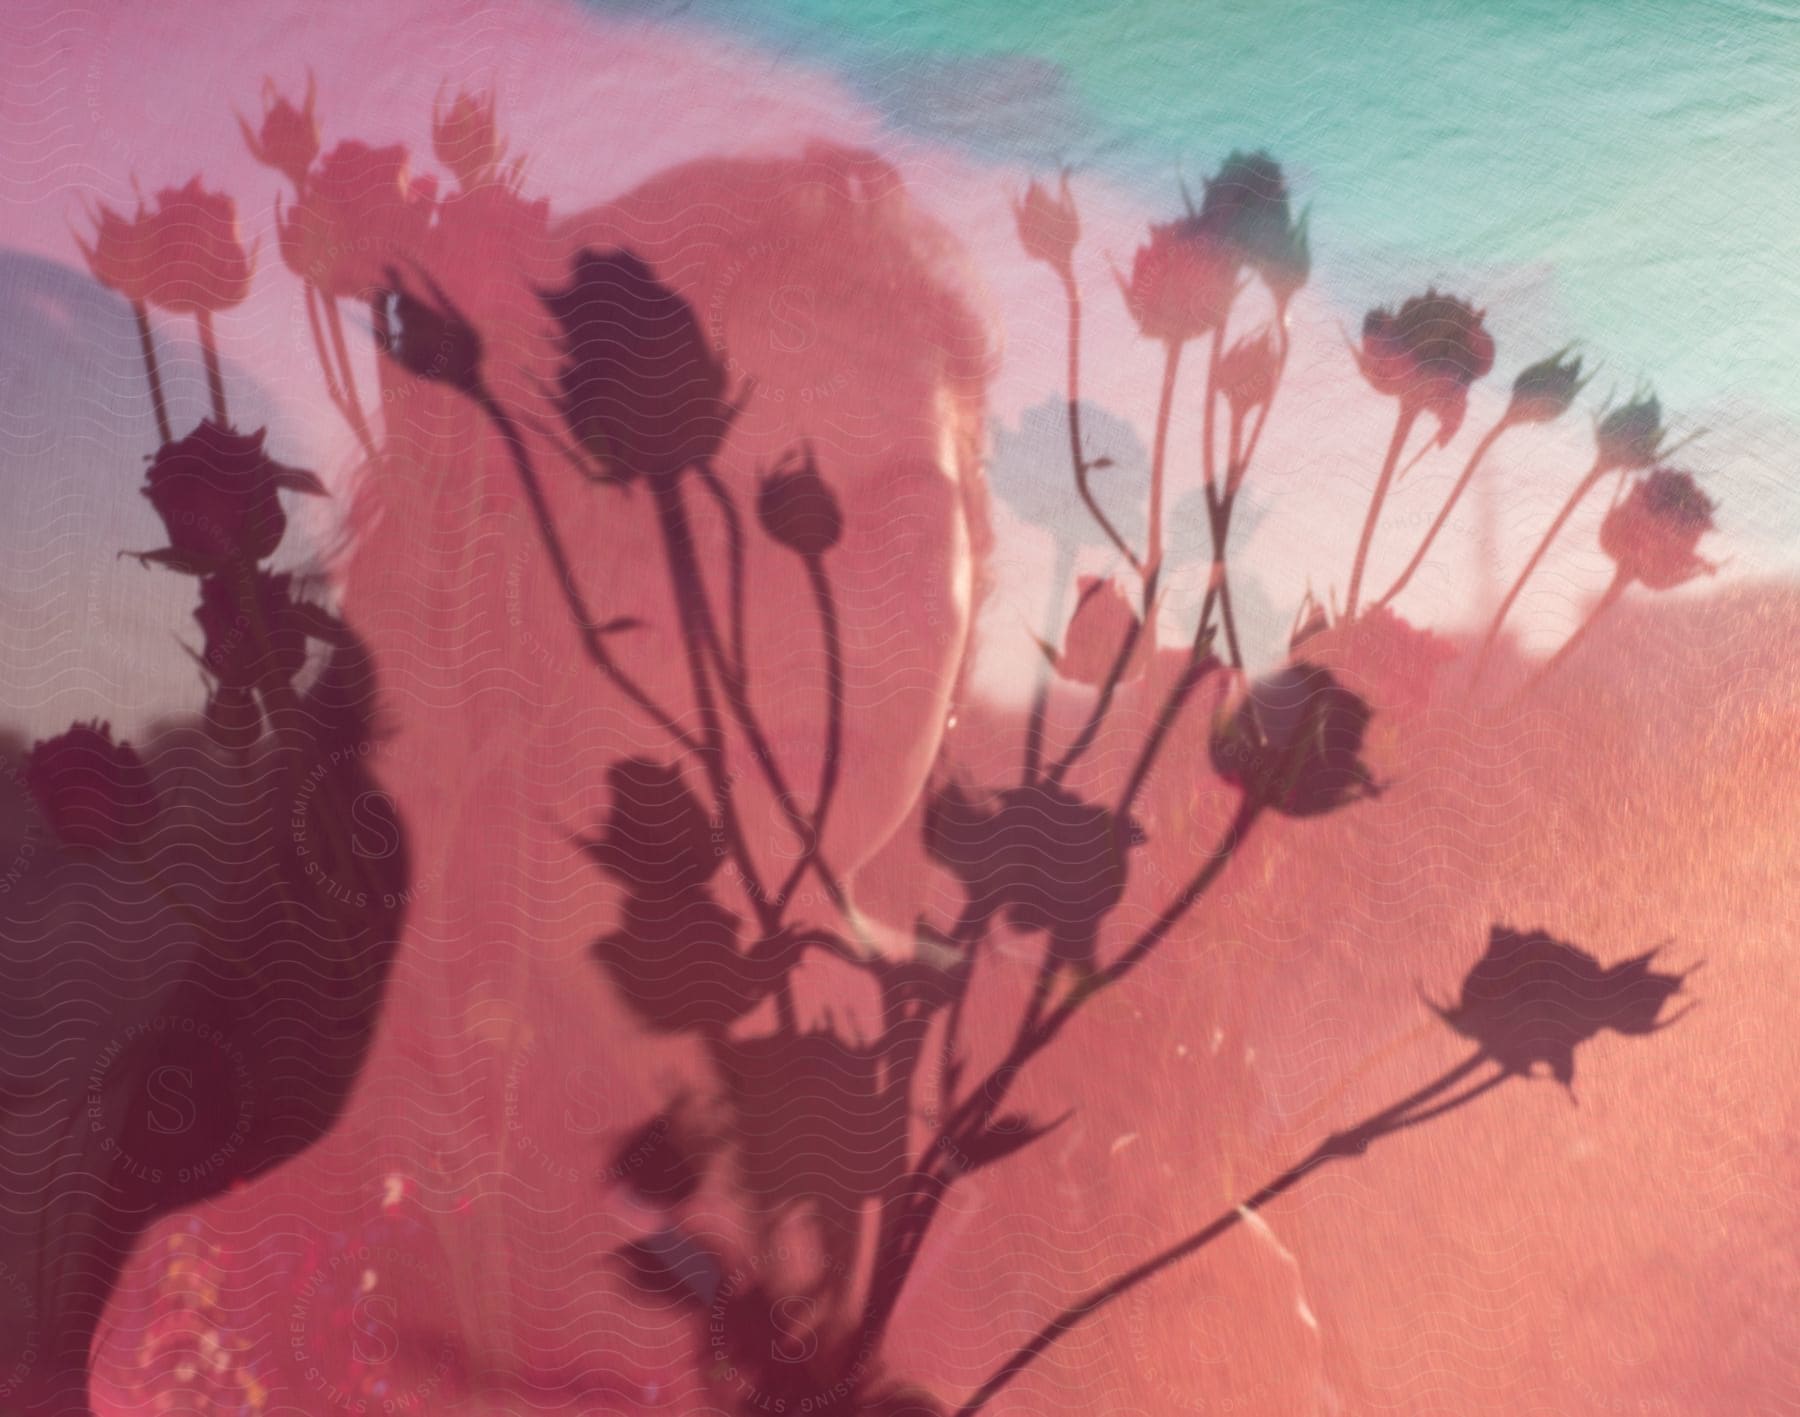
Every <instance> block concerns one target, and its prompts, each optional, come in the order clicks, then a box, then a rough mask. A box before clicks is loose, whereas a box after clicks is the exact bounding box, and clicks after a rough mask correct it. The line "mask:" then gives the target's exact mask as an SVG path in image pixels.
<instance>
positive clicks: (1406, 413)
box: [1344, 403, 1418, 620]
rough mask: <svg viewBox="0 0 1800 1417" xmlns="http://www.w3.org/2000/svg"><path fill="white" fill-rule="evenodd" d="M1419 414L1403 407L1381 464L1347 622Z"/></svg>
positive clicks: (1365, 523) (1358, 551)
mask: <svg viewBox="0 0 1800 1417" xmlns="http://www.w3.org/2000/svg"><path fill="white" fill-rule="evenodd" d="M1417 417H1418V411H1417V410H1416V409H1414V408H1412V407H1411V406H1409V405H1407V404H1405V403H1402V404H1401V405H1400V412H1399V413H1398V414H1396V415H1395V416H1394V436H1393V437H1391V438H1390V439H1388V450H1387V457H1386V458H1385V459H1383V461H1382V464H1381V476H1380V477H1378V478H1377V479H1376V480H1375V495H1374V496H1373V497H1372V498H1370V499H1369V515H1368V516H1367V517H1365V518H1364V519H1363V529H1362V540H1361V541H1359V542H1358V543H1357V544H1356V560H1355V561H1354V562H1353V563H1352V564H1351V567H1350V590H1349V592H1348V593H1347V594H1346V595H1345V597H1344V618H1345V619H1346V620H1354V619H1355V618H1356V597H1357V594H1358V592H1359V591H1361V589H1362V578H1363V567H1364V566H1365V565H1366V564H1367V563H1368V559H1369V546H1370V544H1371V543H1372V542H1373V541H1374V540H1375V523H1376V522H1378V521H1380V520H1381V504H1382V503H1383V502H1385V501H1386V500H1387V494H1388V484H1389V483H1391V482H1392V481H1393V480H1394V468H1395V466H1396V464H1398V463H1399V461H1400V451H1401V449H1402V448H1404V447H1405V446H1406V435H1407V434H1408V433H1410V432H1412V425H1413V419H1415V418H1417Z"/></svg>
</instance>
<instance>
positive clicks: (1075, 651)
mask: <svg viewBox="0 0 1800 1417" xmlns="http://www.w3.org/2000/svg"><path fill="white" fill-rule="evenodd" d="M1076 588H1077V592H1078V594H1077V599H1076V601H1075V613H1074V614H1072V615H1071V616H1070V617H1069V628H1068V629H1067V630H1065V631H1064V632H1063V647H1062V650H1061V651H1060V652H1059V653H1058V654H1057V656H1056V672H1057V673H1058V674H1060V675H1062V677H1063V678H1065V679H1069V680H1072V681H1073V682H1075V683H1077V684H1091V685H1095V686H1098V685H1100V684H1104V683H1105V682H1106V677H1107V675H1108V674H1110V673H1111V672H1112V667H1113V663H1114V661H1115V660H1117V659H1118V657H1119V652H1120V651H1121V650H1122V649H1123V648H1124V647H1125V641H1126V639H1127V638H1128V637H1130V636H1131V635H1132V634H1134V633H1136V631H1137V629H1138V615H1137V611H1136V610H1134V609H1133V608H1132V605H1131V599H1130V597H1129V596H1127V595H1126V593H1125V590H1124V588H1123V587H1122V586H1120V585H1119V583H1118V582H1117V581H1115V580H1113V579H1111V578H1110V577H1107V578H1100V577H1096V576H1083V577H1081V579H1080V580H1079V581H1078V582H1077V583H1076ZM1132 658H1133V660H1135V659H1136V658H1137V656H1135V655H1134V656H1133V657H1132ZM1142 670H1143V666H1142V664H1140V663H1127V665H1126V668H1125V670H1124V671H1123V672H1122V673H1121V674H1120V676H1119V677H1120V680H1121V682H1123V681H1125V680H1128V679H1132V678H1135V677H1136V676H1137V675H1138V674H1139V673H1141V672H1142Z"/></svg>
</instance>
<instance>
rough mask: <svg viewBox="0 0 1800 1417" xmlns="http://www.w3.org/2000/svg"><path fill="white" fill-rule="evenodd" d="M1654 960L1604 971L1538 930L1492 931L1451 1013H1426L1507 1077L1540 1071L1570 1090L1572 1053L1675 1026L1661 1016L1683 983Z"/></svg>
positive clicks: (1496, 928)
mask: <svg viewBox="0 0 1800 1417" xmlns="http://www.w3.org/2000/svg"><path fill="white" fill-rule="evenodd" d="M1654 956H1655V951H1651V952H1650V953H1648V954H1641V955H1637V956H1634V957H1633V958H1631V959H1628V960H1626V961H1624V962H1623V963H1622V964H1616V965H1613V966H1612V967H1611V968H1606V967H1603V966H1602V965H1601V964H1600V962H1599V961H1598V960H1597V959H1595V958H1594V957H1593V956H1592V955H1590V954H1588V953H1587V952H1586V951H1584V950H1580V949H1577V948H1576V947H1575V946H1573V945H1569V944H1565V943H1564V942H1562V941H1561V940H1557V939H1554V938H1552V937H1551V936H1550V935H1548V934H1547V933H1545V932H1544V931H1542V930H1533V931H1531V932H1530V933H1529V934H1525V933H1521V932H1520V931H1517V930H1512V929H1509V928H1507V927H1505V926H1502V925H1496V926H1494V928H1493V929H1492V931H1491V932H1490V933H1489V935H1488V947H1487V953H1485V954H1484V955H1482V957H1481V958H1480V959H1479V960H1477V961H1476V962H1475V964H1474V965H1473V966H1472V967H1471V968H1470V970H1469V972H1468V974H1467V975H1466V976H1465V977H1464V979H1463V983H1462V994H1461V997H1460V998H1459V999H1458V1000H1457V1002H1456V1004H1455V1006H1454V1007H1450V1008H1446V1007H1443V1006H1441V1005H1438V1004H1432V1008H1433V1009H1434V1010H1436V1012H1437V1014H1438V1016H1439V1017H1441V1018H1442V1019H1443V1020H1444V1022H1445V1023H1447V1024H1449V1025H1450V1026H1451V1027H1452V1028H1453V1029H1455V1030H1456V1031H1457V1032H1458V1033H1460V1034H1462V1035H1463V1036H1464V1037H1465V1038H1470V1039H1473V1040H1474V1041H1475V1042H1476V1043H1478V1044H1479V1045H1480V1046H1481V1049H1482V1051H1483V1052H1485V1053H1486V1054H1487V1055H1488V1057H1490V1058H1491V1059H1493V1060H1494V1061H1495V1062H1496V1063H1498V1064H1499V1065H1500V1066H1501V1067H1502V1068H1504V1069H1505V1070H1506V1071H1507V1072H1509V1073H1515V1074H1517V1075H1518V1076H1520V1077H1529V1076H1531V1075H1532V1072H1533V1070H1534V1069H1535V1068H1536V1067H1537V1065H1538V1064H1540V1063H1541V1064H1543V1065H1545V1066H1546V1067H1548V1068H1549V1070H1550V1075H1551V1076H1552V1077H1554V1078H1555V1079H1556V1080H1557V1081H1558V1082H1560V1083H1561V1084H1562V1085H1563V1086H1564V1087H1572V1085H1573V1083H1574V1080H1575V1049H1576V1048H1577V1047H1578V1046H1579V1045H1580V1044H1582V1043H1585V1042H1587V1041H1588V1040H1589V1039H1590V1038H1593V1037H1594V1036H1595V1035H1596V1034H1598V1033H1599V1032H1600V1030H1601V1029H1603V1028H1610V1029H1613V1030H1614V1031H1615V1032H1619V1033H1628V1034H1644V1033H1653V1032H1655V1031H1657V1030H1658V1029H1661V1028H1666V1027H1667V1026H1668V1025H1669V1024H1670V1023H1673V1022H1674V1019H1673V1018H1671V1019H1667V1020H1661V1021H1659V1015H1660V1014H1661V1012H1662V1008H1663V1005H1664V1004H1666V1003H1667V1002H1668V1001H1669V999H1670V998H1671V997H1673V996H1674V995H1675V994H1677V993H1679V992H1680V990H1681V985H1682V982H1683V980H1684V979H1685V978H1686V977H1687V976H1686V975H1685V974H1662V973H1658V972H1657V971H1655V970H1652V969H1651V968H1650V961H1651V959H1652V958H1654ZM1427 1002H1430V1001H1429V1000H1428V1001H1427Z"/></svg>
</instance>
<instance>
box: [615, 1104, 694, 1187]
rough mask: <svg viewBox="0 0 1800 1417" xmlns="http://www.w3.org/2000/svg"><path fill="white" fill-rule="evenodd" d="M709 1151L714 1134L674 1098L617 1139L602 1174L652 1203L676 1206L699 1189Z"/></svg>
mask: <svg viewBox="0 0 1800 1417" xmlns="http://www.w3.org/2000/svg"><path fill="white" fill-rule="evenodd" d="M713 1150H714V1143H713V1140H712V1138H710V1137H708V1136H705V1135H703V1134H702V1132H701V1131H700V1129H699V1128H698V1127H697V1126H696V1125H695V1124H694V1122H693V1120H692V1119H691V1118H690V1116H689V1115H688V1109H687V1108H686V1107H685V1106H683V1105H681V1103H680V1102H679V1101H678V1102H677V1104H676V1105H675V1106H672V1107H667V1108H664V1109H663V1110H662V1111H661V1112H658V1113H657V1114H656V1115H655V1116H654V1117H652V1118H651V1119H650V1120H649V1121H647V1122H645V1123H644V1124H643V1125H642V1126H641V1127H638V1128H637V1129H636V1130H634V1131H633V1132H631V1133H630V1134H629V1135H628V1136H626V1138H625V1139H624V1140H623V1141H622V1142H620V1143H619V1146H618V1149H617V1150H616V1151H615V1152H614V1153H613V1155H612V1159H611V1160H610V1161H609V1162H608V1163H607V1166H606V1170H605V1172H604V1178H605V1180H606V1181H608V1182H609V1183H613V1184H617V1185H622V1186H624V1187H625V1188H626V1189H627V1190H628V1191H630V1192H631V1193H632V1194H633V1195H635V1196H636V1197H637V1198H638V1199H639V1200H642V1201H645V1202H647V1203H649V1204H651V1205H658V1206H678V1205H681V1204H683V1203H685V1202H687V1201H689V1200H692V1199H693V1197H694V1194H695V1192H697V1191H698V1190H699V1189H700V1184H701V1182H702V1181H704V1180H705V1179H706V1164H707V1159H708V1157H709V1156H710V1155H711V1153H712V1151H713Z"/></svg>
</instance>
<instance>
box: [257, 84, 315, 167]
mask: <svg viewBox="0 0 1800 1417" xmlns="http://www.w3.org/2000/svg"><path fill="white" fill-rule="evenodd" d="M317 97H318V94H317V85H316V84H315V83H314V82H313V76H312V74H311V73H310V72H308V74H307V76H306V102H305V103H304V104H302V105H301V106H300V107H299V108H295V107H294V105H293V104H292V103H290V102H289V101H288V99H287V97H286V95H284V94H280V93H277V92H276V90H275V85H274V84H273V83H272V82H271V81H270V80H267V79H265V80H263V118H262V125H261V126H260V127H259V128H258V129H257V130H256V131H254V132H252V131H251V129H250V124H249V123H248V122H247V121H245V119H244V117H243V115H242V114H239V115H238V127H239V129H240V130H241V131H242V132H243V134H244V142H245V144H246V145H247V146H248V147H249V149H250V155H251V156H252V157H254V158H255V159H256V160H257V161H258V162H260V163H261V164H262V165H263V166H264V167H272V168H274V169H275V170H276V171H277V172H279V173H281V174H282V176H284V177H286V178H287V179H288V181H290V182H292V183H293V184H294V187H295V189H296V190H298V189H299V188H301V187H304V186H305V185H306V174H307V171H308V169H310V168H311V167H312V164H313V159H314V158H316V157H317V156H318V155H319V120H318V118H317V117H315V116H314V114H313V101H314V99H316V98H317Z"/></svg>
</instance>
